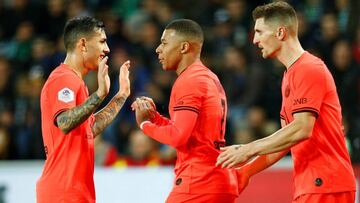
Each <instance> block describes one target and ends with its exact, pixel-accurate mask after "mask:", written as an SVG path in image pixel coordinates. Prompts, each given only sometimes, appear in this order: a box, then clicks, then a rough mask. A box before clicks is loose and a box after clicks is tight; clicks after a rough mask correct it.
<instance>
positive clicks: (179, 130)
mask: <svg viewBox="0 0 360 203" xmlns="http://www.w3.org/2000/svg"><path fill="white" fill-rule="evenodd" d="M196 119H197V114H196V113H194V112H191V111H181V112H176V113H175V115H174V120H173V121H171V120H168V119H165V118H162V122H167V124H164V123H161V125H159V124H156V123H146V124H145V125H143V131H144V133H145V134H146V135H148V136H150V137H152V138H153V139H155V140H157V141H159V142H161V143H163V144H168V145H170V146H172V147H175V148H176V147H178V146H181V145H184V144H185V143H186V142H187V140H188V139H189V137H190V135H191V132H192V130H193V129H194V126H195V124H196Z"/></svg>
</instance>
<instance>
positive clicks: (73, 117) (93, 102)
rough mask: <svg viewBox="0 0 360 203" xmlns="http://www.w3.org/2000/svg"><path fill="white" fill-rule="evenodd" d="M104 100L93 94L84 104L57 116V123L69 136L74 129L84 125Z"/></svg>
mask: <svg viewBox="0 0 360 203" xmlns="http://www.w3.org/2000/svg"><path fill="white" fill-rule="evenodd" d="M101 102H102V99H100V97H99V96H98V95H97V94H96V92H95V93H93V94H92V95H91V96H90V97H89V98H88V99H87V100H86V101H85V102H84V103H83V104H81V105H80V106H76V107H74V108H72V109H69V110H67V111H64V112H62V113H60V115H58V116H57V118H56V122H57V125H58V127H59V128H60V129H61V131H63V133H65V134H67V133H69V132H70V131H71V130H72V129H74V128H75V127H77V126H78V125H80V124H81V123H83V122H84V121H85V120H86V119H87V118H89V116H90V115H91V114H92V113H93V112H94V111H95V110H96V108H97V107H98V106H99V105H100V103H101Z"/></svg>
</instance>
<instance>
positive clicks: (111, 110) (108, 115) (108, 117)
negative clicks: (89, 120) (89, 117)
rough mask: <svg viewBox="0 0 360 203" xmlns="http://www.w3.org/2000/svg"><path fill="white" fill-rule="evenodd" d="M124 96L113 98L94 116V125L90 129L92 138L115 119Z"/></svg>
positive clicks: (122, 103)
mask: <svg viewBox="0 0 360 203" xmlns="http://www.w3.org/2000/svg"><path fill="white" fill-rule="evenodd" d="M126 99H127V98H126V97H125V96H118V95H116V96H114V97H113V98H112V100H111V101H110V102H109V103H108V104H107V105H106V106H105V107H104V108H103V109H102V110H100V111H99V112H97V113H96V114H95V123H94V125H93V127H92V131H93V134H94V136H97V135H98V134H100V133H101V132H102V131H103V130H104V129H105V128H106V127H107V126H108V125H109V124H110V123H111V122H112V121H113V120H114V118H115V117H116V115H117V114H118V113H119V111H120V109H121V108H122V106H123V105H124V103H125V101H126Z"/></svg>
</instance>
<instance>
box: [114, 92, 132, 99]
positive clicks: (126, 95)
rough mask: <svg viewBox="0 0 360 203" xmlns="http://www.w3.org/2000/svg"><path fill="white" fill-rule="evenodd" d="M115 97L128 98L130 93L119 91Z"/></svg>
mask: <svg viewBox="0 0 360 203" xmlns="http://www.w3.org/2000/svg"><path fill="white" fill-rule="evenodd" d="M115 97H117V98H124V99H127V98H128V97H129V94H126V93H124V92H118V93H117V94H116V95H115Z"/></svg>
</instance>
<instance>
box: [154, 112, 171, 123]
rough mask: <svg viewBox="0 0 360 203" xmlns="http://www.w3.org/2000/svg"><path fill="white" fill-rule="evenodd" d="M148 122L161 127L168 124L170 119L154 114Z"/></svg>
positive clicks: (157, 113)
mask: <svg viewBox="0 0 360 203" xmlns="http://www.w3.org/2000/svg"><path fill="white" fill-rule="evenodd" d="M150 121H151V122H152V123H154V124H156V125H159V126H163V125H168V124H170V119H168V118H166V117H164V116H162V115H161V114H160V113H159V112H157V111H156V112H155V115H154V117H153V118H151V119H150Z"/></svg>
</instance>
